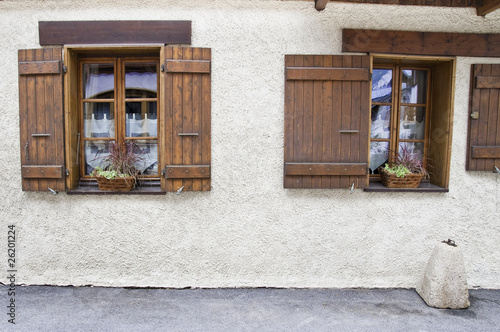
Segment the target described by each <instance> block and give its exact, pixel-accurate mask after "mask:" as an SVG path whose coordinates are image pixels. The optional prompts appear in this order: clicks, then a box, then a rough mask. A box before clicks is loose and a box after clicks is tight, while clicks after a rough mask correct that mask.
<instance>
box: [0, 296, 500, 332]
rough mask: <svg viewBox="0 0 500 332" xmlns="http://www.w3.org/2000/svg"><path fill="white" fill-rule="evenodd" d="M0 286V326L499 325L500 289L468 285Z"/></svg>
mask: <svg viewBox="0 0 500 332" xmlns="http://www.w3.org/2000/svg"><path fill="white" fill-rule="evenodd" d="M0 291H1V292H2V294H1V296H0V298H1V299H2V301H3V302H2V303H1V304H0V307H1V308H3V311H4V312H5V314H3V315H2V316H3V318H2V321H0V331H30V332H31V331H51V332H54V331H65V332H68V331H85V332H88V331H106V332H108V331H259V332H261V331H454V332H457V331H474V332H477V331H500V290H485V289H476V290H470V302H471V305H470V307H469V308H468V309H462V310H450V309H436V308H431V307H428V306H427V305H426V304H425V302H424V301H423V300H422V299H421V298H420V296H419V295H418V294H417V293H416V292H415V290H413V289H273V288H270V289H268V288H255V289H253V288H250V289H245V288H230V289H136V288H104V287H52V286H17V287H15V295H12V294H10V295H9V287H8V286H2V287H0ZM10 293H11V292H10ZM12 299H14V301H13V303H14V304H15V308H14V309H12V305H11V303H12ZM9 306H10V308H9ZM12 314H14V320H13V322H15V324H13V323H12V319H13V315H12ZM2 316H0V317H2ZM9 320H11V322H9Z"/></svg>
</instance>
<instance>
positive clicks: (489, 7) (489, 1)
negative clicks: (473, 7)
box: [477, 0, 500, 16]
mask: <svg viewBox="0 0 500 332" xmlns="http://www.w3.org/2000/svg"><path fill="white" fill-rule="evenodd" d="M499 8H500V0H483V5H482V6H480V7H477V15H478V16H485V15H486V14H489V13H491V12H492V11H494V10H497V9H499Z"/></svg>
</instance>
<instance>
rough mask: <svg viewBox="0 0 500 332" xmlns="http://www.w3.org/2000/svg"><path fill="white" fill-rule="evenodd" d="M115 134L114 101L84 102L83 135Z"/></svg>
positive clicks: (105, 135) (102, 135)
mask: <svg viewBox="0 0 500 332" xmlns="http://www.w3.org/2000/svg"><path fill="white" fill-rule="evenodd" d="M114 136H115V117H114V103H95V102H87V103H83V137H114Z"/></svg>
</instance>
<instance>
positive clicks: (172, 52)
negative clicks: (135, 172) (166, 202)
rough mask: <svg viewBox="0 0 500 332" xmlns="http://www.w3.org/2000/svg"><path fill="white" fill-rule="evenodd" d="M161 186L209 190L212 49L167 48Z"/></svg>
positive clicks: (173, 188) (171, 189)
mask: <svg viewBox="0 0 500 332" xmlns="http://www.w3.org/2000/svg"><path fill="white" fill-rule="evenodd" d="M164 57H165V61H164V63H163V65H164V70H165V84H164V89H165V91H164V92H165V93H164V96H165V98H164V128H165V130H164V135H163V139H164V142H163V145H164V153H162V159H163V162H162V165H164V168H163V174H164V178H163V179H162V186H163V188H164V189H165V190H167V191H177V190H179V189H181V188H183V190H184V191H208V190H210V187H211V183H210V172H211V169H210V160H211V131H210V130H211V129H210V125H211V119H210V117H211V69H210V64H211V50H210V49H207V48H191V47H165V49H164Z"/></svg>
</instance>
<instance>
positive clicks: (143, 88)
mask: <svg viewBox="0 0 500 332" xmlns="http://www.w3.org/2000/svg"><path fill="white" fill-rule="evenodd" d="M125 89H126V96H125V97H126V98H156V93H157V91H158V80H157V77H156V63H127V64H125Z"/></svg>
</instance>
